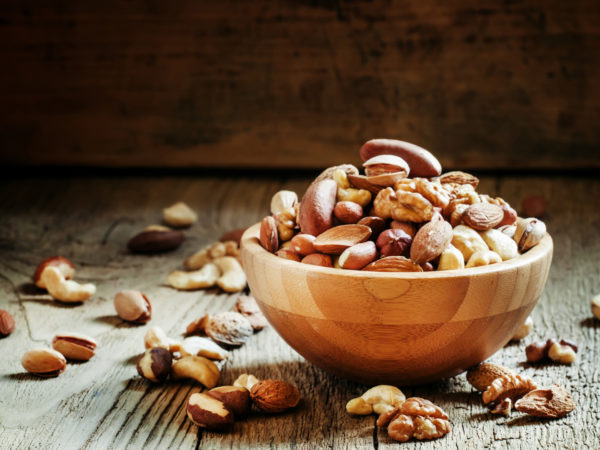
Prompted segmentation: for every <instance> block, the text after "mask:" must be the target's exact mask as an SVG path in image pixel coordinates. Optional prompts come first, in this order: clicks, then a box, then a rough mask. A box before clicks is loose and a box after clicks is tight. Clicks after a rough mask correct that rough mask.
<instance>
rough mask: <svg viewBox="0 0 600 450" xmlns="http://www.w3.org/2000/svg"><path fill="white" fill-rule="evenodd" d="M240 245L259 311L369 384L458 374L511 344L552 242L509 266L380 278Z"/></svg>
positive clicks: (295, 344)
mask: <svg viewBox="0 0 600 450" xmlns="http://www.w3.org/2000/svg"><path fill="white" fill-rule="evenodd" d="M259 231H260V224H256V225H254V226H252V227H250V228H249V229H248V230H247V231H246V232H245V233H244V235H243V237H242V241H241V247H242V263H243V266H244V269H245V271H246V275H247V276H248V284H249V285H250V289H251V290H252V293H253V295H254V297H255V298H256V301H257V302H258V305H259V307H260V309H261V310H262V311H263V313H264V314H265V316H266V317H267V319H268V321H269V322H270V323H271V325H272V326H273V327H274V328H275V330H277V332H278V333H279V335H280V336H281V337H282V338H283V339H285V341H286V342H287V343H288V344H289V345H290V346H291V347H292V348H294V349H295V350H296V351H297V352H298V353H300V354H301V355H302V356H304V357H305V358H306V359H307V360H308V361H310V362H312V363H313V364H315V365H317V366H319V367H321V368H323V369H325V370H327V371H329V372H331V373H334V374H336V375H339V376H341V377H344V378H349V379H352V380H356V381H361V382H366V383H370V384H373V383H390V384H397V385H413V384H423V383H428V382H432V381H435V380H439V379H441V378H445V377H450V376H453V375H456V374H459V373H461V372H463V371H464V370H466V369H467V368H469V367H471V366H473V365H475V364H477V363H479V362H481V361H483V360H485V359H486V358H488V357H489V356H491V355H492V354H493V353H495V352H496V351H497V350H498V349H500V348H501V347H503V346H504V345H505V344H506V343H507V342H508V341H509V340H510V338H511V337H512V336H513V335H514V333H515V331H516V330H517V329H518V328H519V327H520V326H521V324H522V323H523V322H524V321H525V319H526V318H527V316H528V315H529V313H530V312H531V310H532V309H533V307H534V306H535V304H536V302H537V300H538V298H539V297H540V295H541V293H542V290H543V288H544V285H545V284H546V279H547V278H548V271H549V269H550V263H551V261H552V247H553V246H552V238H551V237H550V235H546V236H545V237H544V238H543V239H542V241H541V242H540V243H539V244H538V245H537V246H536V247H534V248H532V249H530V250H529V251H527V252H526V253H524V254H523V255H521V256H519V257H517V258H514V259H512V260H509V261H505V262H503V263H501V264H493V265H490V266H484V267H476V268H470V269H462V270H455V271H441V272H419V273H413V272H411V273H407V272H397V273H389V272H388V273H382V272H380V273H378V272H362V271H357V270H343V269H333V268H326V267H319V266H313V265H309V264H302V263H299V262H295V261H290V260H287V259H283V258H279V257H277V256H275V255H273V254H272V253H269V252H267V251H266V250H265V249H263V248H262V246H261V245H260V243H259V241H258V236H259Z"/></svg>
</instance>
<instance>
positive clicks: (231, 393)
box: [207, 386, 252, 420]
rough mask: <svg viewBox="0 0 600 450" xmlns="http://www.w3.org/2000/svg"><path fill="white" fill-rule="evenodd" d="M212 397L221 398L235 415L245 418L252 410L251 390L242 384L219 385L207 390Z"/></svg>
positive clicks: (237, 417) (238, 417)
mask: <svg viewBox="0 0 600 450" xmlns="http://www.w3.org/2000/svg"><path fill="white" fill-rule="evenodd" d="M207 394H208V395H210V396H211V397H214V398H216V399H217V400H221V401H222V402H223V404H224V405H225V406H226V407H227V409H229V410H230V411H231V412H233V415H234V417H235V418H236V420H237V419H243V418H244V417H246V416H247V415H248V413H249V412H250V407H251V405H252V403H251V401H250V392H249V391H248V389H246V388H245V387H240V386H219V387H216V388H214V389H211V390H210V391H208V392H207Z"/></svg>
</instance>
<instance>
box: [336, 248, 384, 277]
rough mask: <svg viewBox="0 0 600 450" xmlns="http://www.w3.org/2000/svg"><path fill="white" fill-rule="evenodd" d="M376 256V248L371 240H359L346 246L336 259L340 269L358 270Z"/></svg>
mask: <svg viewBox="0 0 600 450" xmlns="http://www.w3.org/2000/svg"><path fill="white" fill-rule="evenodd" d="M376 257H377V248H376V247H375V243H373V241H366V242H361V243H360V244H356V245H353V246H352V247H348V248H347V249H346V250H344V252H343V253H342V254H341V255H340V259H339V261H338V263H339V265H340V267H341V268H342V269H351V270H360V269H362V268H363V267H365V266H366V265H367V264H369V263H370V262H371V261H373V260H374V259H375V258H376Z"/></svg>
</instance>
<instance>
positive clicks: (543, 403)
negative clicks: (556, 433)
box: [515, 384, 576, 419]
mask: <svg viewBox="0 0 600 450" xmlns="http://www.w3.org/2000/svg"><path fill="white" fill-rule="evenodd" d="M575 407H576V405H575V401H574V400H573V397H571V394H570V393H569V391H567V390H566V389H565V388H564V387H562V386H559V385H558V384H555V385H553V386H552V387H551V388H550V389H535V390H533V391H530V392H528V393H527V394H525V396H524V397H522V398H521V399H519V400H518V401H517V402H516V403H515V409H516V410H517V411H521V412H524V413H527V414H529V415H531V416H535V417H548V418H552V419H557V418H559V417H564V416H566V415H567V414H569V413H570V412H571V411H573V410H574V409H575Z"/></svg>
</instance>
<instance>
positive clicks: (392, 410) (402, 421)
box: [346, 385, 450, 442]
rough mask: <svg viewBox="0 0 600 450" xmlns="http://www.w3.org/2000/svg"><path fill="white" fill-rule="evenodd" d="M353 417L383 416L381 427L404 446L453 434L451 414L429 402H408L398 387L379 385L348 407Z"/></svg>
mask: <svg viewBox="0 0 600 450" xmlns="http://www.w3.org/2000/svg"><path fill="white" fill-rule="evenodd" d="M346 411H347V412H348V413H349V414H353V415H368V414H371V413H376V414H379V418H378V419H377V426H378V427H381V428H387V432H388V436H389V437H391V438H392V439H394V440H396V441H400V442H406V441H408V440H409V439H411V438H415V439H418V440H431V439H437V438H440V437H442V436H444V435H446V434H448V433H449V432H450V422H449V421H448V414H446V413H445V412H444V411H443V410H442V409H441V408H440V407H438V406H436V405H434V404H433V403H432V402H430V401H429V400H425V399H424V398H421V397H410V398H406V396H405V395H404V393H403V392H402V391H401V390H400V389H398V388H397V387H395V386H388V385H379V386H375V387H372V388H371V389H369V390H368V391H366V392H365V393H364V394H363V395H361V396H360V397H357V398H353V399H352V400H350V401H349V402H348V403H347V404H346Z"/></svg>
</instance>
